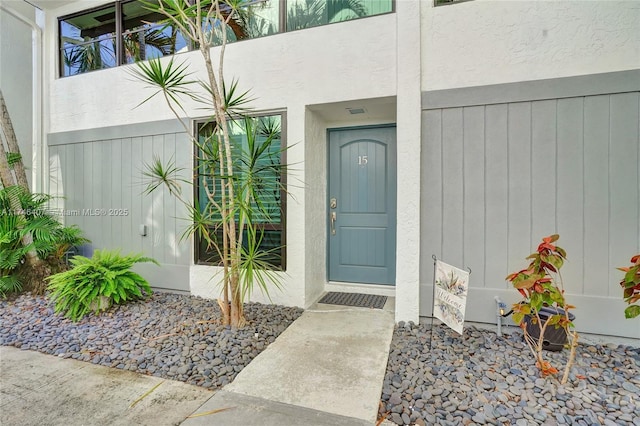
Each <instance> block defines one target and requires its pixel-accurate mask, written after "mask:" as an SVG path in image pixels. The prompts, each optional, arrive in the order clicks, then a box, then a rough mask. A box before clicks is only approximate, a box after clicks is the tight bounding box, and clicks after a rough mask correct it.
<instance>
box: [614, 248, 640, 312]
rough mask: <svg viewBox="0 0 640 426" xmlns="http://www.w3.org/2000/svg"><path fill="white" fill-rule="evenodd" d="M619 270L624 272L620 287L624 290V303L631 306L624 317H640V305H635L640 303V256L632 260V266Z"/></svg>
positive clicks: (637, 255)
mask: <svg viewBox="0 0 640 426" xmlns="http://www.w3.org/2000/svg"><path fill="white" fill-rule="evenodd" d="M618 269H619V270H621V271H623V272H624V277H623V278H622V281H620V286H621V287H622V288H623V289H624V293H623V297H624V301H625V302H627V303H628V304H629V306H628V307H627V309H625V310H624V316H625V317H626V318H635V317H637V316H638V315H640V305H635V304H634V303H636V302H639V301H640V254H636V255H635V256H633V257H632V258H631V266H626V267H622V268H618Z"/></svg>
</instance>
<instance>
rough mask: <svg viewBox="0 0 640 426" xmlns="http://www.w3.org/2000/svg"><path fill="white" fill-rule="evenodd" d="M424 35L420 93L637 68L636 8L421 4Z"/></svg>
mask: <svg viewBox="0 0 640 426" xmlns="http://www.w3.org/2000/svg"><path fill="white" fill-rule="evenodd" d="M422 28H423V31H422V37H423V43H422V64H423V73H422V90H435V89H447V88H454V87H467V86H480V85H485V84H497V83H507V82H517V81H527V80H538V79H546V78H554V77H567V76H573V75H585V74H593V73H603V72H610V71H622V70H629V69H636V68H640V2H637V1H575V0H565V1H531V0H530V1H515V0H509V1H497V0H474V1H470V2H463V3H459V4H453V5H446V6H439V7H434V6H433V4H432V2H430V1H425V2H424V3H423V8H422Z"/></svg>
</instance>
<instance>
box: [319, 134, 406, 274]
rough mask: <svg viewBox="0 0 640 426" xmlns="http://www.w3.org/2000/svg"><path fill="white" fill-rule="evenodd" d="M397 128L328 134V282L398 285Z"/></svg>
mask: <svg viewBox="0 0 640 426" xmlns="http://www.w3.org/2000/svg"><path fill="white" fill-rule="evenodd" d="M395 141H396V128H395V126H383V127H361V128H350V129H344V130H341V129H333V130H329V194H328V195H329V200H328V207H329V208H328V215H327V216H328V227H327V228H328V230H329V236H328V239H329V256H328V257H329V265H328V267H329V281H342V282H351V283H369V284H389V285H394V284H395V278H396V271H395V266H396V257H395V255H396V143H395Z"/></svg>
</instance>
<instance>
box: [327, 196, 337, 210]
mask: <svg viewBox="0 0 640 426" xmlns="http://www.w3.org/2000/svg"><path fill="white" fill-rule="evenodd" d="M329 207H331V208H332V209H335V208H336V207H338V200H336V199H335V198H332V199H331V200H330V201H329Z"/></svg>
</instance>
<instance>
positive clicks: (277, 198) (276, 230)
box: [195, 113, 286, 270]
mask: <svg viewBox="0 0 640 426" xmlns="http://www.w3.org/2000/svg"><path fill="white" fill-rule="evenodd" d="M197 126H198V135H199V139H200V145H201V149H200V152H199V153H198V154H199V155H198V157H197V159H196V166H195V167H196V173H195V176H196V180H197V181H196V189H197V190H196V196H197V207H198V208H199V210H200V212H201V213H202V214H203V215H205V216H207V217H210V218H211V222H212V224H211V231H212V232H211V237H212V238H215V239H217V240H220V239H221V236H222V230H221V229H218V227H219V224H220V221H221V217H220V213H219V211H218V210H217V208H216V206H215V204H220V203H221V202H222V199H221V196H220V193H221V191H220V178H221V177H222V176H223V174H222V172H221V171H220V170H219V164H218V163H217V162H212V161H205V160H204V157H207V158H214V155H213V154H214V153H215V152H217V146H216V144H217V143H218V142H217V140H216V139H215V136H214V128H215V123H212V122H200V123H198V124H197ZM282 126H283V114H282V113H278V114H270V115H261V116H254V117H249V118H243V119H234V120H232V121H230V122H229V139H230V142H231V145H232V152H233V163H234V177H233V184H234V190H235V191H236V193H238V192H241V193H243V196H246V197H247V199H251V200H252V201H251V203H250V205H251V208H250V209H247V210H245V211H244V213H245V214H251V217H250V222H251V224H252V229H253V230H255V231H256V233H257V234H258V238H259V241H260V244H259V250H260V251H261V252H263V255H264V259H265V260H266V261H267V262H268V263H269V264H270V265H272V266H273V267H274V268H277V269H282V270H284V269H285V226H284V225H285V224H284V222H285V220H284V219H285V200H286V197H285V194H286V190H285V173H284V168H283V165H284V164H285V158H284V149H283V148H284V146H285V144H284V142H283V137H282ZM235 219H236V223H238V222H239V220H240V211H239V210H237V211H236V213H235ZM244 232H245V233H247V232H248V230H245V231H244ZM243 240H244V241H246V240H247V238H243ZM196 261H197V262H198V263H204V264H218V263H219V262H220V256H219V254H218V253H217V250H216V249H215V247H214V246H211V244H207V241H204V239H203V238H198V241H197V244H196Z"/></svg>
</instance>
